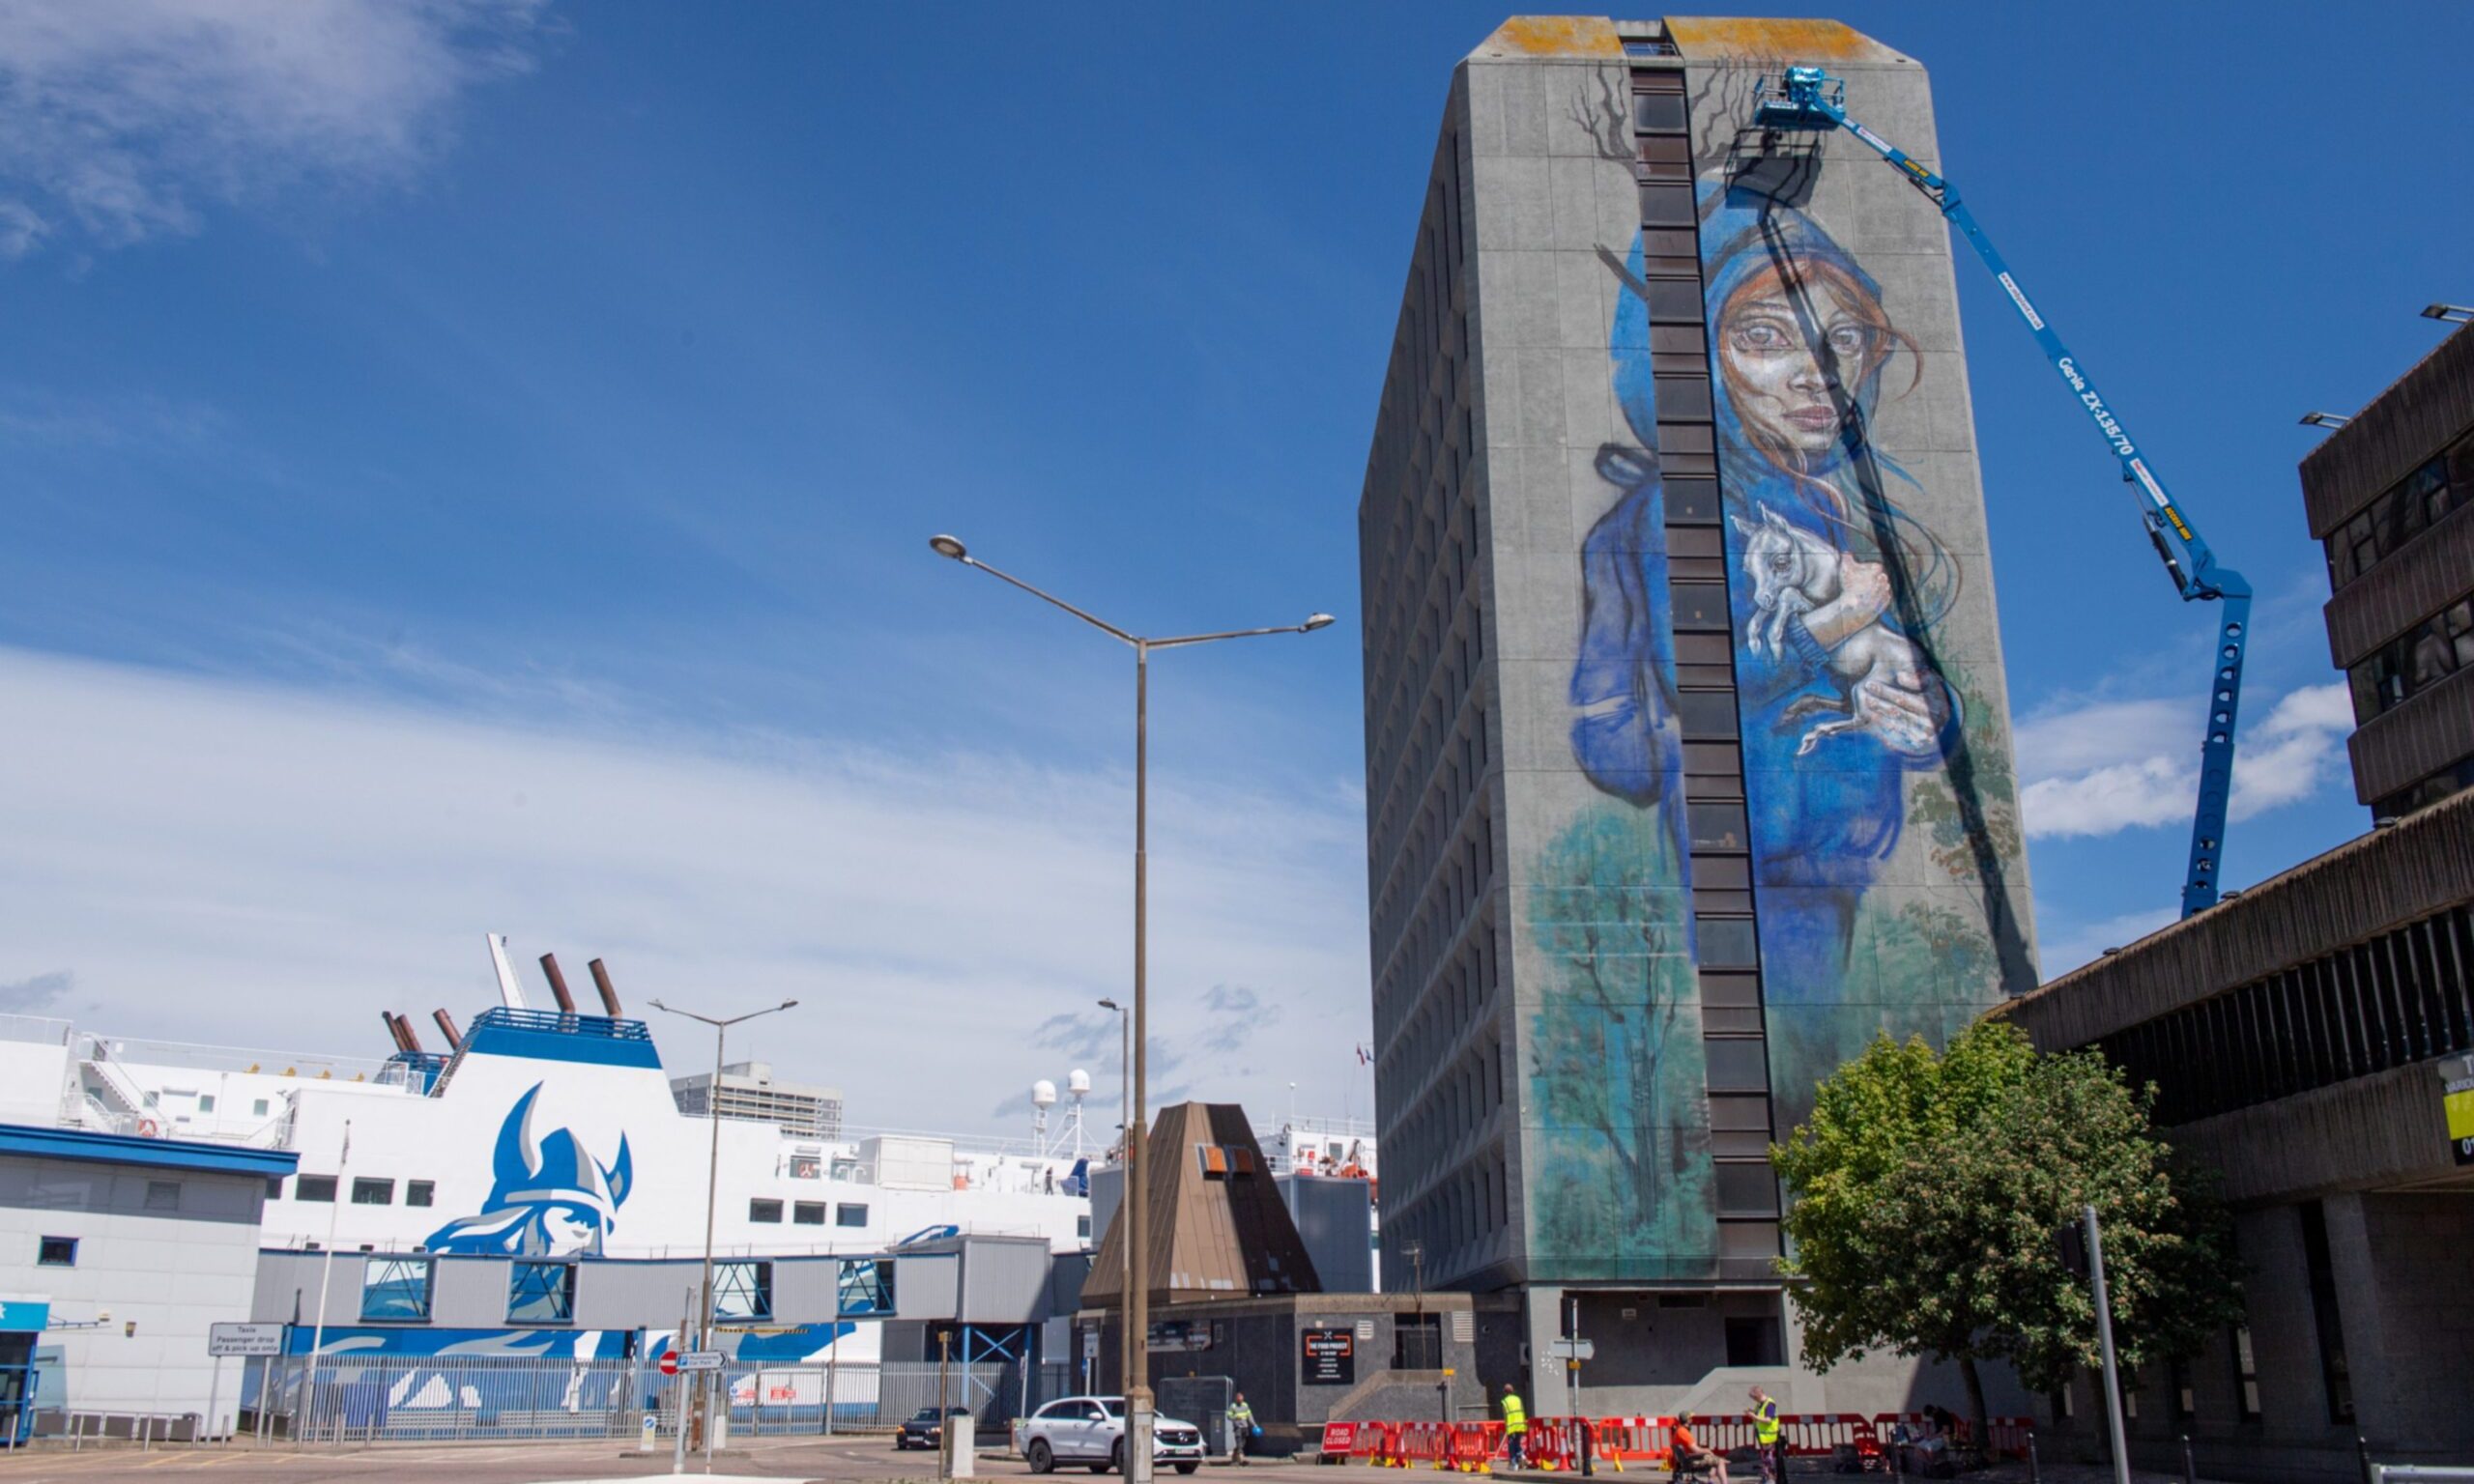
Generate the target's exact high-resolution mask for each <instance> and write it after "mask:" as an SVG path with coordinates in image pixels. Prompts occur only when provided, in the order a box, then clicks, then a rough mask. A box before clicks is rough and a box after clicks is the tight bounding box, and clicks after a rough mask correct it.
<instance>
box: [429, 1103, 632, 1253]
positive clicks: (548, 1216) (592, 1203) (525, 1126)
mask: <svg viewBox="0 0 2474 1484" xmlns="http://www.w3.org/2000/svg"><path fill="white" fill-rule="evenodd" d="M541 1086H542V1084H540V1083H538V1082H535V1083H533V1084H532V1087H531V1088H530V1089H528V1090H527V1091H526V1092H525V1094H524V1096H523V1097H521V1098H518V1099H516V1100H515V1106H514V1107H513V1108H511V1109H509V1110H508V1111H507V1115H506V1120H505V1122H504V1123H503V1124H501V1125H500V1126H499V1138H498V1146H497V1150H496V1152H495V1154H494V1155H493V1156H492V1160H491V1175H492V1177H493V1180H492V1184H491V1186H490V1194H489V1199H488V1200H486V1201H484V1202H483V1203H482V1205H481V1210H480V1211H479V1213H476V1214H474V1215H470V1216H463V1217H459V1218H457V1219H456V1220H453V1221H449V1222H447V1223H446V1225H445V1226H442V1227H440V1228H439V1229H438V1230H437V1231H435V1232H433V1233H431V1234H430V1238H429V1242H428V1246H429V1249H430V1250H431V1251H432V1252H466V1253H475V1252H477V1253H488V1254H493V1255H499V1256H505V1255H516V1256H524V1257H555V1256H559V1255H561V1254H565V1253H574V1252H588V1253H593V1254H596V1255H597V1254H599V1252H600V1251H601V1244H602V1241H603V1239H605V1238H606V1237H608V1236H609V1234H610V1233H611V1232H612V1231H613V1230H614V1229H615V1228H616V1227H617V1226H618V1224H619V1219H618V1213H619V1207H621V1206H623V1205H625V1204H626V1203H627V1197H628V1195H629V1194H630V1193H631V1192H632V1191H633V1190H634V1189H635V1185H636V1174H635V1169H636V1165H635V1156H634V1155H633V1154H632V1153H631V1152H630V1151H629V1150H628V1147H627V1136H626V1135H625V1134H623V1133H622V1134H620V1135H619V1156H618V1158H617V1160H616V1161H615V1162H613V1163H610V1164H602V1163H600V1162H598V1161H597V1160H595V1159H594V1158H593V1157H592V1156H591V1155H590V1154H589V1153H588V1152H587V1151H586V1149H585V1146H584V1141H583V1140H582V1139H580V1138H578V1137H577V1136H576V1133H575V1131H574V1130H573V1129H569V1128H560V1129H557V1130H555V1131H553V1132H552V1133H551V1134H549V1135H548V1136H547V1137H546V1138H535V1137H534V1136H533V1132H532V1110H533V1104H534V1102H535V1101H536V1100H537V1099H539V1098H540V1096H541Z"/></svg>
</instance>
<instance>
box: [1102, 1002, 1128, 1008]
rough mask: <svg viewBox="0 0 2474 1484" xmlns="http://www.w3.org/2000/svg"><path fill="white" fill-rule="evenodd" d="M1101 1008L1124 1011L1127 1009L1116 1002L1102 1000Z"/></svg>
mask: <svg viewBox="0 0 2474 1484" xmlns="http://www.w3.org/2000/svg"><path fill="white" fill-rule="evenodd" d="M1100 1008H1101V1009H1102V1010H1123V1009H1124V1008H1125V1007H1124V1006H1122V1005H1119V1004H1118V1003H1117V1002H1116V1001H1114V1000H1102V1001H1101V1002H1100Z"/></svg>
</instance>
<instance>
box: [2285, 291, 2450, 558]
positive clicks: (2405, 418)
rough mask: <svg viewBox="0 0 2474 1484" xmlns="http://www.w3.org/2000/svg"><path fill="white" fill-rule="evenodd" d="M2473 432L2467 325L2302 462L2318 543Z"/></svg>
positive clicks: (2305, 499)
mask: <svg viewBox="0 0 2474 1484" xmlns="http://www.w3.org/2000/svg"><path fill="white" fill-rule="evenodd" d="M2468 428H2474V328H2459V329H2458V330H2456V331H2455V332H2454V333H2452V334H2451V335H2450V336H2449V337H2448V338H2447V339H2445V340H2443V341H2441V342H2440V343H2439V344H2438V345H2437V346H2435V347H2433V348H2432V350H2431V354H2430V355H2429V356H2426V357H2423V359H2422V360H2421V362H2420V363H2418V364H2417V365H2415V366H2414V368H2413V369H2412V370H2410V371H2407V372H2406V373H2405V374H2404V375H2403V376H2402V377H2399V378H2398V379H2397V383H2396V385H2393V386H2391V387H2389V388H2388V389H2387V390H2386V391H2383V392H2381V393H2380V394H2379V395H2378V396H2377V397H2375V398H2373V400H2372V401H2371V402H2370V403H2369V404H2368V405H2366V406H2365V407H2364V408H2363V409H2362V411H2360V412H2359V413H2357V414H2354V419H2353V421H2351V422H2349V423H2347V424H2346V425H2345V426H2344V427H2342V428H2339V429H2337V430H2336V431H2335V432H2333V433H2331V434H2329V435H2328V437H2327V439H2326V441H2325V442H2321V443H2320V444H2319V446H2318V447H2316V448H2315V449H2313V450H2312V451H2311V453H2310V455H2309V456H2308V457H2307V458H2305V459H2304V460H2303V461H2302V499H2303V507H2304V511H2305V514H2306V515H2307V517H2308V518H2309V520H2310V523H2311V534H2312V537H2313V539H2315V540H2318V539H2324V538H2325V537H2326V536H2327V534H2328V533H2329V532H2330V531H2332V530H2335V529H2336V528H2338V527H2340V526H2342V525H2344V524H2345V522H2346V521H2348V520H2350V519H2352V518H2353V516H2354V514H2355V512H2357V511H2359V510H2361V509H2362V508H2363V507H2364V506H2365V505H2368V504H2370V503H2371V502H2372V501H2373V500H2374V499H2378V498H2379V496H2380V495H2381V494H2382V493H2383V492H2385V491H2386V490H2387V489H2388V488H2389V487H2390V486H2392V485H2394V484H2395V483H2396V482H2397V481H2398V480H2400V479H2402V478H2404V477H2405V476H2406V475H2407V474H2408V473H2411V472H2412V471H2414V470H2415V469H2416V468H2417V467H2418V466H2420V465H2421V464H2422V463H2423V461H2424V460H2426V459H2428V458H2430V457H2431V455H2432V454H2433V453H2435V452H2437V451H2438V450H2439V449H2441V448H2442V447H2445V446H2446V445H2447V444H2448V442H2449V441H2450V440H2451V439H2454V438H2456V437H2458V436H2459V435H2460V434H2462V433H2464V432H2465V431H2466V430H2467V429H2468Z"/></svg>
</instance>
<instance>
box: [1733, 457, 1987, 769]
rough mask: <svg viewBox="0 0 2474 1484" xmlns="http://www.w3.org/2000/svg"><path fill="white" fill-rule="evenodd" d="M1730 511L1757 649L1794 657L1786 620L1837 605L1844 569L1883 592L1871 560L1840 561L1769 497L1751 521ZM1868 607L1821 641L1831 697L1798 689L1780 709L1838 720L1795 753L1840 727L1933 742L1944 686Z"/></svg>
mask: <svg viewBox="0 0 2474 1484" xmlns="http://www.w3.org/2000/svg"><path fill="white" fill-rule="evenodd" d="M1728 519H1729V520H1731V521H1733V522H1734V523H1735V527H1736V531H1737V533H1738V534H1739V535H1740V536H1741V537H1742V538H1743V570H1744V575H1745V576H1746V577H1748V578H1750V579H1751V580H1752V605H1753V608H1754V610H1755V617H1754V619H1753V623H1752V627H1751V631H1750V632H1749V633H1747V634H1746V635H1745V636H1744V643H1745V646H1746V647H1748V648H1749V649H1751V651H1752V652H1753V655H1754V656H1755V657H1756V658H1762V657H1767V658H1771V659H1779V660H1784V659H1788V658H1791V656H1790V654H1789V652H1788V649H1789V645H1788V633H1789V625H1790V624H1791V623H1793V622H1794V621H1795V620H1796V619H1798V618H1800V617H1804V616H1805V615H1807V614H1815V613H1817V612H1819V611H1821V610H1824V609H1827V608H1828V607H1830V606H1831V605H1837V604H1840V602H1841V599H1842V597H1843V596H1844V595H1845V588H1846V585H1847V584H1846V570H1847V569H1854V570H1856V571H1857V572H1859V573H1860V574H1861V575H1862V576H1863V577H1865V578H1866V579H1867V580H1868V581H1869V583H1871V584H1874V585H1879V586H1880V587H1881V588H1882V591H1883V593H1884V595H1885V594H1886V589H1887V583H1886V579H1885V577H1884V574H1883V572H1882V569H1881V568H1880V567H1879V566H1878V565H1875V564H1874V563H1871V562H1862V561H1856V562H1847V561H1845V560H1844V557H1845V554H1844V553H1842V552H1841V551H1840V550H1839V549H1838V548H1837V547H1836V546H1834V545H1832V544H1831V543H1830V542H1828V541H1826V540H1824V539H1823V538H1822V537H1820V536H1818V535H1815V534H1814V533H1813V532H1811V531H1809V530H1806V529H1804V528H1802V527H1800V526H1794V525H1790V524H1788V523H1787V522H1786V521H1783V520H1780V519H1779V518H1778V515H1777V512H1775V511H1773V510H1771V509H1770V508H1769V507H1768V506H1767V505H1764V506H1762V507H1761V519H1760V520H1759V521H1758V522H1754V521H1747V520H1745V519H1744V518H1743V517H1742V516H1740V515H1735V516H1729V517H1728ZM1842 606H1843V605H1842ZM1867 606H1868V607H1870V609H1871V610H1872V612H1873V614H1874V615H1875V616H1873V617H1871V618H1868V619H1867V620H1866V621H1865V622H1864V623H1862V625H1861V626H1859V627H1857V628H1856V630H1855V631H1854V632H1853V633H1850V634H1848V635H1847V636H1846V637H1845V638H1843V639H1840V640H1839V641H1838V642H1836V643H1833V644H1830V645H1829V646H1828V655H1829V661H1828V664H1829V674H1830V678H1831V681H1832V683H1834V684H1835V685H1836V686H1837V687H1838V689H1839V697H1838V699H1828V698H1826V697H1821V696H1804V697H1799V698H1798V699H1796V700H1795V701H1794V702H1793V703H1791V704H1790V705H1789V706H1788V707H1787V709H1786V711H1785V712H1784V713H1783V715H1784V717H1785V719H1787V720H1791V721H1792V720H1795V719H1798V718H1800V717H1804V716H1810V715H1812V714H1814V713H1816V712H1834V713H1837V718H1836V720H1833V721H1827V722H1823V723H1820V724H1819V725H1817V726H1815V727H1813V728H1811V729H1809V730H1807V731H1806V732H1805V733H1804V735H1803V738H1802V740H1801V741H1799V742H1798V743H1797V745H1796V756H1798V757H1801V756H1804V755H1805V754H1807V753H1810V752H1811V751H1812V750H1813V749H1814V748H1815V747H1818V746H1819V745H1820V744H1821V743H1822V741H1823V740H1824V739H1826V738H1828V737H1834V736H1837V735H1839V734H1841V733H1843V732H1869V733H1871V734H1872V735H1873V736H1875V737H1877V738H1878V739H1880V741H1881V744H1882V745H1883V746H1884V747H1886V748H1888V749H1889V750H1890V751H1892V752H1894V753H1898V754H1901V755H1903V756H1911V757H1913V756H1924V755H1926V754H1929V753H1931V752H1933V751H1934V750H1935V749H1936V748H1937V747H1938V746H1939V742H1938V739H1939V737H1940V736H1941V732H1942V727H1943V726H1944V725H1945V724H1946V723H1947V722H1948V720H1949V714H1950V713H1949V700H1948V692H1947V690H1946V689H1945V688H1944V687H1943V686H1942V682H1941V679H1940V677H1939V676H1937V675H1936V674H1935V673H1934V672H1933V671H1932V669H1931V667H1929V666H1927V665H1926V664H1925V663H1924V656H1923V654H1922V653H1921V652H1920V651H1919V650H1917V648H1916V647H1915V645H1913V643H1910V642H1908V641H1907V639H1906V638H1905V636H1903V635H1901V634H1899V633H1898V632H1897V631H1896V630H1894V629H1891V628H1889V627H1887V626H1885V625H1884V624H1883V623H1882V621H1881V619H1880V617H1879V616H1878V615H1879V614H1880V611H1881V609H1882V607H1883V606H1884V603H1883V602H1882V601H1875V602H1873V603H1870V604H1869V605H1867Z"/></svg>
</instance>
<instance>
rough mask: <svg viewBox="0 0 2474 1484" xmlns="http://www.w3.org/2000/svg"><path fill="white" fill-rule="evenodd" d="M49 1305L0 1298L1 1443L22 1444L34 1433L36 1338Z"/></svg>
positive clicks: (14, 1446)
mask: <svg viewBox="0 0 2474 1484" xmlns="http://www.w3.org/2000/svg"><path fill="white" fill-rule="evenodd" d="M50 1317H51V1306H50V1305H49V1304H46V1303H32V1302H28V1301H26V1300H24V1299H0V1447H6V1448H21V1447H24V1446H25V1445H26V1442H27V1441H28V1440H30V1439H31V1438H33V1437H34V1430H35V1392H36V1390H37V1389H38V1388H37V1384H36V1383H37V1381H38V1379H39V1377H38V1373H37V1372H36V1370H35V1341H36V1339H37V1338H39V1337H40V1336H41V1335H42V1334H43V1323H44V1321H46V1320H47V1319H49V1318H50Z"/></svg>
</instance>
